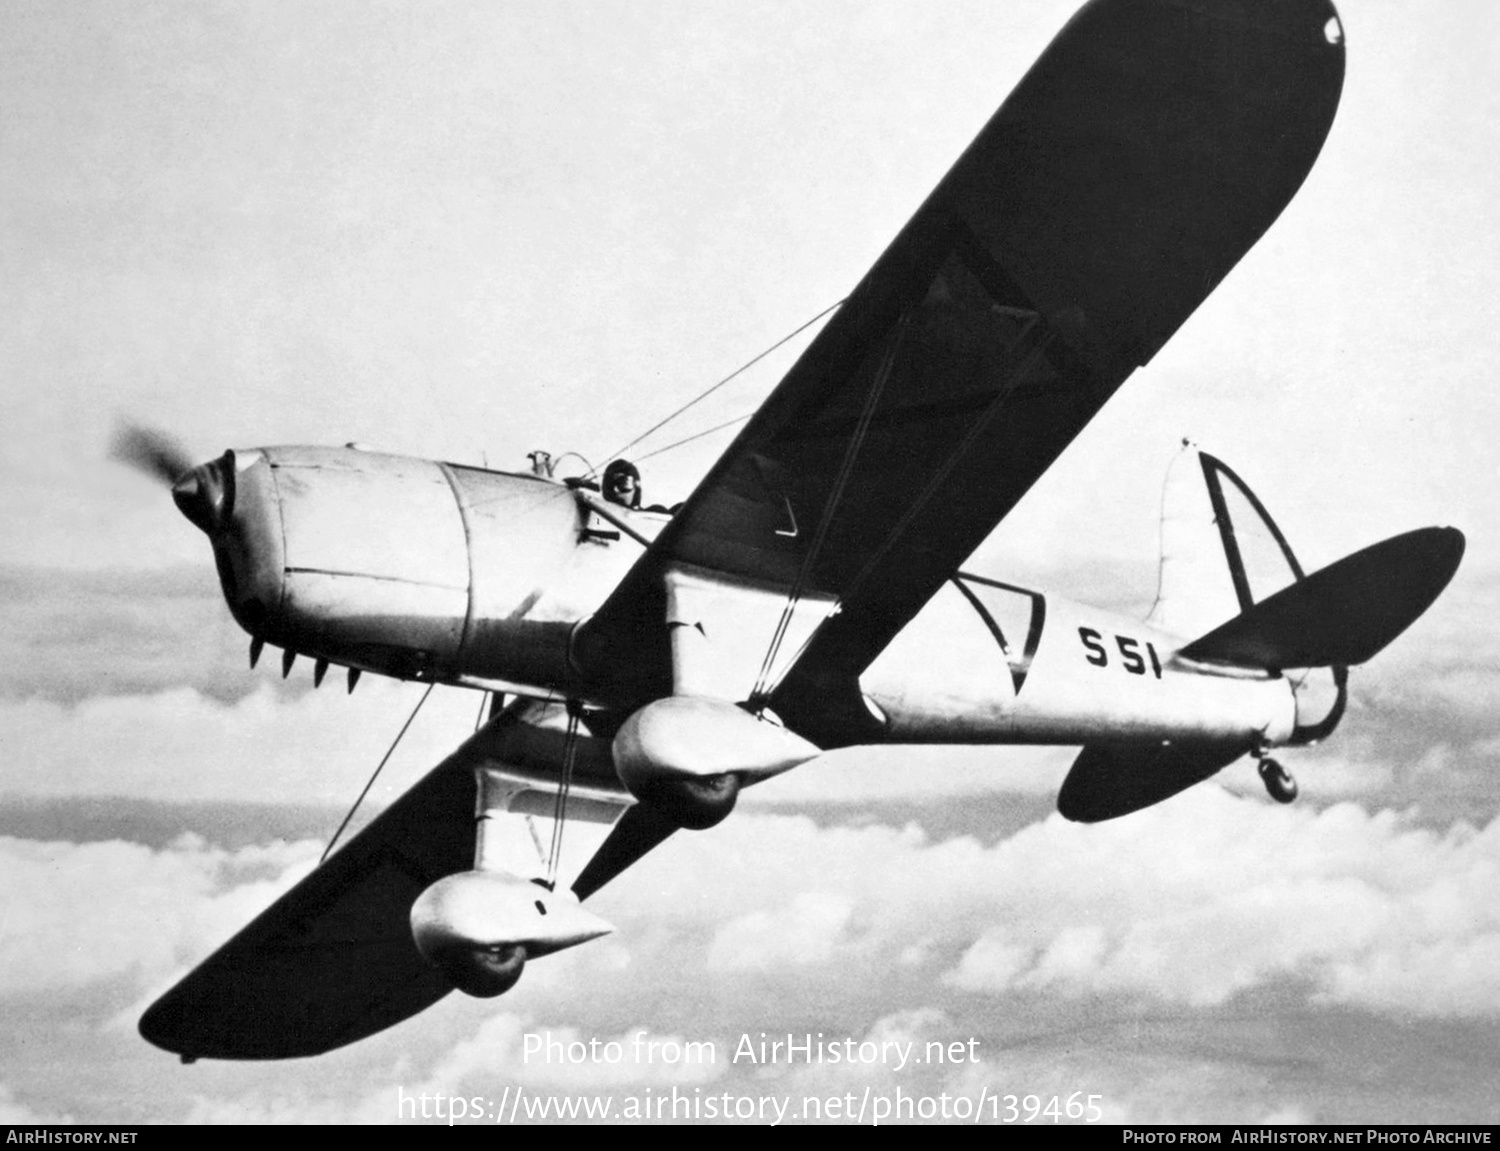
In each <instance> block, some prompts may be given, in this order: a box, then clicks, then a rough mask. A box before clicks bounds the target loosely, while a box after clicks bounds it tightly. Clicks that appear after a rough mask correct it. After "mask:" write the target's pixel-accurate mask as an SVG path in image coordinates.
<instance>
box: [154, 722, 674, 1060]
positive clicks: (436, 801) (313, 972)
mask: <svg viewBox="0 0 1500 1151" xmlns="http://www.w3.org/2000/svg"><path fill="white" fill-rule="evenodd" d="M553 710H558V709H553ZM555 718H556V717H555V716H553V715H550V714H549V713H548V709H547V708H546V707H541V708H538V707H536V706H533V705H532V704H530V703H529V702H527V701H521V702H519V703H517V704H515V705H513V706H512V707H511V708H509V709H507V711H506V712H504V713H503V714H501V715H500V716H498V717H497V718H496V719H494V720H492V721H491V722H490V723H488V724H487V725H486V726H485V727H484V728H483V729H482V730H481V731H479V732H477V733H476V734H475V735H474V736H473V737H472V738H470V739H469V740H467V741H465V743H464V744H463V745H462V746H461V747H459V748H458V750H457V751H455V752H454V753H453V754H452V755H451V756H449V757H448V758H447V759H446V760H444V761H443V763H442V764H441V765H439V766H438V767H437V768H435V769H434V770H433V771H432V772H431V773H430V774H429V775H428V776H427V777H426V778H425V779H423V780H422V781H421V782H420V783H418V784H417V785H416V786H415V787H413V788H412V789H411V790H410V791H408V792H407V793H406V794H405V795H403V796H402V797H401V798H400V799H399V800H397V801H396V802H395V803H393V804H392V805H391V806H390V807H389V808H387V809H386V810H385V811H384V812H382V813H381V815H380V816H379V817H378V818H376V819H375V820H374V821H373V822H372V823H371V824H370V825H369V826H368V827H367V828H365V829H364V830H363V831H361V832H360V833H359V834H358V835H356V836H355V837H354V838H353V839H352V840H350V841H349V842H348V843H347V844H346V845H345V846H344V847H342V848H341V849H340V850H339V851H338V852H336V853H335V854H334V855H333V856H332V857H330V858H329V859H328V861H327V862H325V863H323V864H322V865H321V866H319V867H318V868H317V869H316V870H314V871H313V872H312V874H311V875H309V876H307V878H305V879H303V880H302V881H301V882H300V883H298V884H297V885H296V886H295V887H293V888H292V889H291V890H290V891H288V892H287V893H286V894H285V895H283V896H282V897H281V898H280V899H278V900H277V901H276V902H275V903H273V904H272V905H271V906H270V907H269V908H267V909H266V910H265V911H264V912H262V913H261V914H260V915H259V916H258V917H257V918H256V919H254V920H253V921H252V922H251V923H250V924H249V925H248V926H247V927H245V928H244V930H242V931H241V932H239V934H237V935H235V936H234V937H233V938H232V939H230V940H229V942H227V943H226V944H224V946H223V947H221V948H219V950H218V951H216V952H214V954H213V955H211V956H209V957H208V958H207V959H206V960H204V961H203V962H202V963H201V964H199V965H198V966H197V967H196V968H194V969H193V970H192V971H191V972H189V973H188V974H187V975H186V976H185V977H184V978H183V979H182V980H181V981H180V982H178V983H177V985H176V986H174V987H173V988H172V989H171V990H169V991H168V992H167V993H166V994H165V995H163V996H162V997H161V998H160V999H158V1000H157V1001H156V1002H155V1003H154V1004H152V1006H151V1007H150V1009H148V1010H147V1012H146V1013H145V1015H144V1016H142V1018H141V1023H140V1030H141V1034H142V1035H143V1036H144V1037H145V1038H146V1039H148V1040H150V1041H151V1042H152V1043H154V1044H155V1045H156V1046H158V1047H162V1048H165V1049H166V1050H168V1051H174V1052H177V1053H178V1054H180V1055H182V1056H183V1057H184V1058H186V1059H196V1058H210V1059H287V1058H293V1057H296V1056H304V1055H317V1054H320V1053H322V1052H324V1051H330V1050H333V1049H334V1048H336V1047H342V1046H344V1045H345V1044H348V1043H353V1042H354V1041H355V1040H358V1039H363V1038H364V1037H366V1036H368V1035H373V1034H375V1033H376V1032H378V1031H381V1030H384V1029H385V1028H387V1027H390V1026H392V1025H393V1024H396V1023H399V1022H400V1021H401V1020H403V1019H407V1018H409V1017H410V1016H412V1015H415V1014H417V1013H418V1012H420V1011H423V1010H424V1009H426V1008H427V1007H429V1006H431V1005H432V1004H433V1003H435V1002H437V1000H439V999H441V998H442V997H443V996H444V995H446V994H448V992H449V991H451V990H452V985H451V984H450V983H449V982H448V981H447V980H446V979H445V978H444V977H443V976H442V975H441V974H439V973H438V971H437V970H436V969H435V968H433V967H432V966H430V965H429V964H428V963H427V961H426V960H424V959H423V958H422V956H421V955H420V954H419V953H418V951H417V948H416V945H415V943H414V942H413V940H412V928H411V909H412V904H413V903H415V902H416V900H417V897H418V896H420V895H421V894H422V892H423V891H425V890H426V889H427V888H428V887H429V886H431V885H432V884H433V883H436V882H437V881H438V880H439V879H442V878H444V877H445V876H449V875H453V874H455V873H457V872H461V871H467V870H469V869H470V868H473V867H475V866H476V865H477V861H476V850H475V849H476V820H475V814H476V794H477V789H476V773H479V774H485V775H488V776H491V777H493V779H494V781H495V782H494V785H493V786H491V787H490V788H489V791H490V793H491V794H492V795H498V796H500V797H501V800H500V802H501V803H502V804H503V808H504V810H499V809H494V808H491V807H490V806H489V805H486V810H485V813H484V815H485V819H486V820H487V821H490V822H491V823H493V822H494V821H496V820H505V821H507V822H512V821H514V823H515V826H508V827H506V828H505V829H504V831H503V832H502V833H500V834H492V835H490V837H489V843H490V844H491V846H492V847H497V848H498V850H493V851H490V852H486V853H485V859H484V861H483V865H484V866H486V867H493V868H499V869H501V870H509V871H511V872H512V873H513V874H517V875H519V876H521V877H522V878H528V877H530V876H532V875H540V874H542V872H543V870H544V866H545V865H544V861H543V859H542V858H541V856H539V855H538V854H536V853H533V852H532V851H531V846H532V844H533V842H534V841H535V840H536V837H535V836H534V835H533V834H532V832H533V831H534V830H535V828H530V829H528V828H527V827H525V826H524V825H523V824H524V822H525V821H527V820H529V819H539V820H541V821H542V824H541V827H542V831H543V834H545V830H546V828H547V826H548V825H549V824H550V822H551V818H552V811H553V806H554V802H555V795H556V788H557V777H558V771H557V759H558V756H559V754H560V752H559V747H560V744H561V738H560V732H559V731H558V730H557V729H556V724H555V723H554V722H552V721H554V720H555ZM548 724H551V726H548ZM587 742H588V741H585V743H587ZM576 758H577V764H576V769H575V774H574V786H573V794H572V798H571V799H570V801H569V805H568V808H567V811H568V818H569V826H570V842H571V845H572V847H573V848H574V849H575V851H582V853H583V858H585V859H587V858H590V857H592V856H593V855H594V852H593V851H592V850H590V849H591V847H592V846H594V844H595V843H596V842H597V840H596V838H595V835H594V834H593V832H597V833H598V836H599V838H602V837H603V830H602V826H596V827H595V828H594V829H593V831H592V832H591V831H590V830H589V829H588V825H590V824H593V825H608V824H610V823H613V822H614V821H615V820H616V819H617V818H618V817H619V815H620V814H621V813H622V812H624V811H626V810H627V809H628V808H629V806H630V804H631V802H632V801H631V799H630V797H629V796H628V795H627V794H626V793H625V792H624V790H623V788H622V787H621V786H620V783H619V780H618V779H617V778H616V777H615V775H614V771H613V768H612V767H611V766H609V764H608V761H607V758H604V757H603V756H601V755H600V754H599V753H598V752H597V750H595V751H592V752H591V751H590V749H589V747H587V746H582V747H581V748H580V750H579V754H578V755H577V757H576ZM580 825H582V826H580ZM662 838H665V836H663V837H662ZM656 842H659V840H657V841H656ZM538 843H539V841H538ZM652 846H654V843H653V844H652ZM537 850H538V852H539V851H540V847H539V845H538V848H537ZM572 857H573V855H572V853H569V855H568V856H565V857H564V859H565V860H566V859H568V858H572ZM612 861H613V862H612ZM632 861H633V857H621V856H620V855H619V853H618V852H616V853H614V854H613V855H605V856H604V857H603V858H599V859H597V860H596V861H595V862H592V863H590V864H589V870H588V872H587V878H588V882H589V884H590V885H591V886H589V888H588V890H590V891H592V890H596V889H597V888H598V887H599V886H602V884H603V883H605V882H607V881H608V879H609V878H610V877H612V876H613V875H614V874H617V873H618V871H619V870H621V869H622V868H623V867H624V866H628V865H629V863H630V862H632Z"/></svg>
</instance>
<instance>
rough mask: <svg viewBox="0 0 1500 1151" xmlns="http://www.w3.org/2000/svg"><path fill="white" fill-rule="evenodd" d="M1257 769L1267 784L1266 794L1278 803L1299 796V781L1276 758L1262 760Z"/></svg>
mask: <svg viewBox="0 0 1500 1151" xmlns="http://www.w3.org/2000/svg"><path fill="white" fill-rule="evenodd" d="M1257 770H1259V772H1260V781H1261V783H1263V784H1265V785H1266V794H1267V795H1269V796H1270V797H1271V798H1272V799H1274V800H1275V801H1276V802H1277V803H1291V802H1292V800H1294V799H1296V798H1297V781H1296V780H1295V779H1293V778H1292V777H1291V775H1290V773H1288V772H1287V770H1286V768H1284V767H1282V766H1281V764H1279V763H1277V762H1276V761H1275V760H1274V759H1263V760H1261V761H1260V767H1259V768H1258V769H1257Z"/></svg>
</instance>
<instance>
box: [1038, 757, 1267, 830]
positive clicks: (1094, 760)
mask: <svg viewBox="0 0 1500 1151" xmlns="http://www.w3.org/2000/svg"><path fill="white" fill-rule="evenodd" d="M1247 750H1248V749H1247V748H1246V747H1245V746H1243V745H1234V746H1226V745H1224V744H1217V743H1211V744H1192V743H1174V744H1169V745H1165V746H1163V745H1161V744H1092V745H1090V746H1088V747H1085V748H1084V749H1083V751H1082V752H1080V753H1079V755H1078V758H1077V759H1076V760H1074V761H1073V767H1072V770H1070V771H1069V772H1068V778H1067V779H1065V780H1063V785H1062V790H1061V791H1059V792H1058V793H1057V810H1058V811H1060V812H1061V813H1062V815H1063V818H1065V819H1071V820H1073V821H1074V822H1075V823H1099V822H1101V821H1103V820H1106V819H1116V818H1118V817H1119V816H1122V815H1129V814H1130V813H1131V812H1132V811H1140V810H1141V808H1143V807H1150V806H1151V805H1152V804H1153V803H1160V802H1161V801H1162V800H1164V799H1168V798H1170V797H1171V796H1174V795H1176V794H1177V793H1178V792H1179V791H1186V790H1187V789H1188V788H1190V787H1192V786H1193V784H1195V783H1201V782H1202V781H1203V780H1205V779H1207V778H1208V777H1209V776H1211V775H1213V774H1214V773H1215V772H1217V771H1218V770H1219V769H1220V768H1223V767H1228V766H1229V765H1230V764H1231V763H1233V762H1234V761H1235V760H1237V759H1238V758H1239V757H1240V756H1242V755H1244V754H1245V752H1246V751H1247Z"/></svg>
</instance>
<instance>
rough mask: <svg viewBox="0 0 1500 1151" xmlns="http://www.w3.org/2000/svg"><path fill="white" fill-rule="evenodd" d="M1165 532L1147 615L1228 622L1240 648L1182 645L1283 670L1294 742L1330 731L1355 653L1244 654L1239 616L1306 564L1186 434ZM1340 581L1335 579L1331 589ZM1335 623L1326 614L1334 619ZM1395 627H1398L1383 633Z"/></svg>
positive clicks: (1215, 627)
mask: <svg viewBox="0 0 1500 1151" xmlns="http://www.w3.org/2000/svg"><path fill="white" fill-rule="evenodd" d="M1161 533H1162V558H1161V574H1160V581H1159V584H1158V589H1157V597H1156V604H1155V606H1154V607H1153V608H1152V611H1151V617H1150V622H1151V623H1153V624H1155V625H1156V626H1158V627H1161V628H1162V629H1164V630H1166V631H1171V632H1173V633H1175V634H1177V635H1181V636H1200V637H1203V640H1206V639H1208V638H1209V637H1210V636H1218V635H1220V633H1221V632H1223V631H1224V629H1231V630H1230V631H1229V632H1227V633H1225V634H1228V635H1234V636H1238V637H1240V639H1241V644H1240V647H1238V648H1236V649H1235V650H1233V651H1231V650H1229V649H1228V648H1226V647H1224V645H1222V644H1220V643H1218V642H1216V643H1215V644H1213V645H1205V646H1201V647H1200V646H1199V645H1200V644H1201V643H1202V640H1199V641H1195V642H1194V643H1192V644H1189V645H1188V647H1187V648H1185V649H1183V651H1182V652H1181V653H1180V654H1182V655H1183V656H1185V657H1186V658H1188V659H1197V660H1201V661H1202V662H1206V663H1221V664H1225V665H1233V666H1241V667H1253V668H1259V669H1262V670H1267V671H1278V672H1284V673H1285V674H1286V676H1287V678H1288V679H1289V680H1290V681H1291V683H1292V688H1293V691H1294V693H1295V696H1296V701H1297V719H1296V730H1295V733H1294V734H1293V737H1292V742H1294V743H1312V742H1315V741H1317V740H1320V739H1323V738H1325V737H1326V736H1328V735H1329V734H1331V733H1332V731H1333V729H1334V728H1335V727H1336V726H1337V725H1338V722H1339V719H1340V718H1341V717H1342V715H1343V713H1344V704H1345V702H1346V700H1347V691H1346V687H1345V685H1346V683H1347V679H1348V673H1347V670H1346V668H1345V665H1346V664H1348V663H1352V662H1357V661H1353V660H1344V659H1339V658H1327V659H1324V658H1319V659H1316V660H1313V661H1311V662H1305V661H1303V659H1302V657H1303V656H1304V655H1305V654H1306V650H1307V649H1306V648H1305V647H1304V648H1303V649H1298V650H1294V649H1293V648H1291V647H1285V648H1283V649H1281V650H1279V651H1278V652H1277V653H1276V654H1277V656H1278V659H1279V661H1278V662H1268V661H1267V660H1266V659H1263V658H1259V657H1261V656H1265V655H1267V654H1268V653H1267V652H1266V651H1263V650H1262V651H1260V652H1258V653H1257V658H1255V659H1245V658H1243V655H1244V644H1245V642H1246V637H1247V636H1248V635H1249V633H1250V630H1254V629H1250V628H1247V625H1245V624H1243V623H1240V622H1239V621H1242V620H1245V619H1246V618H1247V616H1246V613H1249V612H1250V611H1251V609H1253V608H1256V607H1257V606H1258V605H1261V604H1268V603H1270V602H1271V601H1272V600H1276V599H1277V597H1278V596H1282V595H1284V594H1285V593H1287V592H1288V591H1289V590H1290V589H1292V588H1294V587H1297V586H1299V585H1300V583H1301V581H1302V580H1303V579H1304V575H1303V571H1302V565H1301V564H1300V563H1298V562H1297V557H1296V555H1295V554H1294V553H1293V552H1292V548H1291V545H1290V544H1288V543H1287V540H1286V536H1284V535H1283V534H1282V532H1281V529H1280V528H1279V527H1277V526H1276V521H1275V520H1273V519H1272V518H1271V513H1270V512H1268V511H1266V508H1265V505H1264V504H1262V503H1261V502H1260V500H1259V498H1258V497H1257V496H1256V495H1255V493H1254V492H1252V491H1251V490H1250V488H1249V486H1248V485H1247V484H1246V483H1245V481H1244V480H1242V479H1240V477H1239V476H1238V475H1237V474H1236V473H1235V472H1234V471H1233V469H1231V468H1230V467H1229V465H1227V464H1225V463H1224V462H1223V461H1222V460H1219V459H1217V458H1215V457H1214V456H1211V455H1209V454H1208V453H1207V452H1200V451H1199V450H1198V449H1197V448H1196V447H1195V446H1194V445H1192V444H1191V443H1189V442H1188V441H1187V440H1184V441H1183V450H1182V452H1181V453H1180V454H1179V455H1178V457H1177V459H1176V460H1174V461H1173V463H1172V466H1171V468H1170V469H1169V470H1168V473H1167V483H1166V487H1165V489H1164V491H1163V495H1162V527H1161ZM1450 574H1451V573H1450ZM1443 582H1444V583H1446V580H1444V581H1443ZM1336 590H1337V589H1333V588H1330V594H1333V592H1335V591H1336ZM1437 590H1441V586H1439V588H1438V589H1437ZM1433 594H1434V595H1436V591H1434V593H1433ZM1304 595H1305V593H1304ZM1294 600H1295V601H1296V602H1301V601H1300V600H1296V597H1294V599H1293V600H1287V599H1281V600H1278V603H1279V604H1280V605H1281V607H1280V608H1279V609H1277V615H1276V618H1278V619H1282V618H1285V615H1286V612H1287V611H1288V610H1289V605H1290V603H1292V602H1294ZM1428 602H1431V601H1430V600H1429V601H1428ZM1424 606H1425V605H1424ZM1419 610H1420V609H1419ZM1254 618H1255V619H1256V620H1259V621H1262V622H1263V623H1265V621H1268V620H1269V619H1270V617H1269V616H1267V615H1266V614H1264V613H1263V612H1262V613H1261V614H1258V615H1257V616H1255V617H1254ZM1415 618H1416V616H1415V615H1413V616H1412V617H1411V619H1415ZM1411 619H1408V620H1407V621H1406V622H1407V623H1410V622H1411ZM1266 626H1269V625H1268V624H1266ZM1336 626H1337V623H1336V621H1334V620H1332V619H1330V621H1329V628H1330V629H1332V628H1336ZM1405 626H1406V624H1402V625H1401V627H1402V628H1404V627H1405ZM1326 630H1328V629H1325V634H1326ZM1399 631H1400V628H1398V629H1397V631H1396V632H1392V633H1391V635H1390V636H1389V637H1388V638H1387V640H1386V641H1385V642H1389V639H1390V638H1394V636H1395V635H1396V634H1397V633H1398V632H1399ZM1257 634H1259V633H1258V632H1257ZM1346 646H1347V645H1346ZM1354 646H1356V647H1357V645H1354ZM1381 646H1384V644H1383V643H1382V644H1381ZM1342 650H1344V649H1343V648H1337V647H1327V648H1326V649H1320V650H1319V651H1317V652H1316V653H1314V654H1317V655H1319V656H1320V657H1321V656H1323V655H1329V656H1333V657H1336V656H1337V655H1338V654H1339V652H1340V651H1342ZM1376 650H1378V648H1377V649H1376ZM1371 654H1373V652H1371ZM1281 657H1285V658H1281ZM1366 658H1368V657H1366Z"/></svg>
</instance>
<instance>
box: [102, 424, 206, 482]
mask: <svg viewBox="0 0 1500 1151" xmlns="http://www.w3.org/2000/svg"><path fill="white" fill-rule="evenodd" d="M109 454H110V456H111V458H113V459H116V460H119V461H120V462H121V463H122V464H129V465H130V466H131V467H133V468H135V469H136V470H137V471H142V472H145V473H146V474H147V475H148V476H153V477H155V478H156V479H158V480H161V481H162V482H163V483H165V484H167V485H168V486H171V485H172V484H175V483H176V482H177V481H178V480H179V479H181V478H182V477H183V476H184V475H185V474H186V473H188V472H190V471H191V470H192V469H193V458H192V457H191V456H190V455H188V452H187V449H186V448H184V447H183V446H182V442H181V441H180V440H178V439H176V438H174V437H173V436H170V435H168V434H167V433H166V432H163V431H161V430H159V429H157V428H147V427H142V426H141V425H139V424H121V425H120V426H119V427H118V428H117V429H116V430H115V435H114V439H113V440H111V441H110V446H109Z"/></svg>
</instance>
